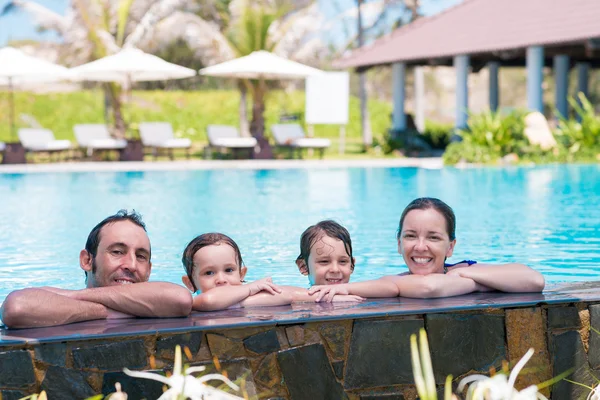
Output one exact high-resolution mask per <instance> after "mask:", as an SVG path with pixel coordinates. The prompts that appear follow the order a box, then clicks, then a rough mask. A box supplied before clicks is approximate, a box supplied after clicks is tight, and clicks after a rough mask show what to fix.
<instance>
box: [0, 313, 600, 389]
mask: <svg viewBox="0 0 600 400" xmlns="http://www.w3.org/2000/svg"><path fill="white" fill-rule="evenodd" d="M590 324H591V326H592V327H595V328H597V329H599V328H600V304H598V305H593V304H587V303H567V304H563V305H558V306H546V305H542V306H535V307H529V308H506V309H502V308H496V309H486V310H476V311H464V312H447V313H430V314H419V315H408V316H390V317H378V318H357V319H342V320H336V321H324V322H305V323H294V324H273V325H266V326H262V327H246V328H244V327H242V328H238V329H214V330H211V329H210V328H206V327H201V328H200V329H195V328H194V327H190V328H189V329H188V331H187V332H184V333H177V334H164V333H160V332H158V333H154V334H145V335H141V336H120V337H114V338H105V339H101V340H98V339H95V340H89V339H88V340H85V339H82V338H77V339H73V340H68V341H62V342H59V341H57V342H50V343H27V344H14V343H13V344H11V343H10V342H8V341H4V342H2V344H1V346H0V391H1V393H2V396H3V397H2V398H3V399H4V400H12V399H18V398H20V397H22V396H25V395H27V394H31V393H34V392H39V391H41V390H45V391H46V392H47V393H48V395H49V399H50V400H54V399H83V398H85V397H87V396H91V395H93V394H95V393H104V394H107V393H110V392H111V391H114V383H115V382H120V383H121V384H122V386H123V388H124V390H125V391H126V392H127V393H128V394H129V398H130V399H142V398H148V399H156V398H157V397H159V396H160V394H161V393H162V390H163V389H162V384H160V383H158V382H155V381H149V380H142V379H132V378H130V377H128V376H126V375H125V374H124V373H123V372H122V369H123V368H124V367H127V368H130V369H135V370H152V371H167V370H171V369H172V365H173V359H174V348H175V346H176V345H178V344H179V345H181V346H182V347H186V348H187V349H189V351H187V353H188V356H191V358H190V359H188V362H189V364H190V365H207V366H208V367H209V368H208V371H209V372H210V371H214V370H215V368H216V367H215V363H216V364H217V365H218V366H219V368H221V369H222V370H225V371H227V374H228V376H229V377H230V378H231V379H234V380H235V379H241V380H243V381H244V386H245V388H246V390H247V392H248V394H249V396H250V398H253V397H254V398H261V399H262V398H268V399H298V400H303V399H307V400H317V399H332V400H333V399H335V400H337V399H345V398H349V399H361V400H367V399H369V400H373V399H387V400H390V399H415V398H416V391H415V388H414V385H413V378H412V370H411V361H410V348H409V337H410V335H411V334H413V333H416V332H418V330H419V329H420V328H423V327H425V328H426V330H427V332H428V336H429V343H430V348H431V354H432V358H433V367H434V370H435V373H436V381H437V382H438V383H443V381H444V379H445V377H446V375H447V374H452V375H453V377H455V378H454V382H455V384H456V383H457V382H458V380H459V379H460V377H462V376H464V375H466V374H468V373H473V372H475V371H477V372H482V373H486V374H487V373H489V371H491V370H500V369H501V368H502V364H503V361H504V360H508V361H509V363H510V364H511V365H513V364H514V363H515V362H516V361H517V360H518V359H520V358H521V357H522V356H523V354H524V353H525V352H526V351H527V350H528V349H529V348H530V347H533V348H535V350H536V352H535V355H534V357H533V358H532V360H531V361H530V362H529V363H528V370H529V373H528V374H524V375H522V376H521V378H520V379H519V380H518V382H517V385H518V386H519V387H525V386H528V385H530V384H533V383H539V382H542V381H545V380H548V379H550V378H552V377H553V376H556V375H558V374H560V373H561V372H563V371H566V370H568V369H570V368H574V374H573V375H572V376H571V379H573V380H575V381H578V382H581V383H584V384H587V385H591V384H594V383H596V379H595V378H594V377H593V375H594V374H597V373H596V370H597V369H600V336H599V335H598V334H596V333H595V332H591V333H590ZM184 357H185V356H184ZM215 360H216V362H215ZM597 375H599V376H600V374H597ZM440 389H441V386H440ZM586 395H587V391H586V389H584V388H582V387H579V386H575V385H573V384H570V383H568V382H565V381H563V382H560V383H558V384H556V385H555V386H554V387H553V389H552V399H554V400H565V399H579V398H585V396H586Z"/></svg>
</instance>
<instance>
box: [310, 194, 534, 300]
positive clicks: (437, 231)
mask: <svg viewBox="0 0 600 400" xmlns="http://www.w3.org/2000/svg"><path fill="white" fill-rule="evenodd" d="M455 230H456V217H455V216H454V212H453V211H452V208H450V207H449V206H448V205H447V204H446V203H444V202H443V201H441V200H438V199H435V198H428V197H424V198H418V199H416V200H413V201H412V202H411V203H410V204H409V205H408V206H407V207H406V208H405V209H404V211H403V212H402V216H401V217H400V224H399V227H398V234H397V240H398V253H400V254H401V255H402V257H403V258H404V261H405V262H406V265H407V266H408V269H409V271H410V272H408V273H404V274H400V275H392V276H386V277H383V278H380V279H377V280H374V281H367V282H358V283H351V284H344V285H336V286H331V285H327V286H314V287H312V288H311V289H310V290H309V293H310V294H318V295H319V297H318V298H317V301H321V300H325V301H330V299H331V298H332V296H335V295H339V294H355V295H358V296H363V297H395V296H403V297H417V298H432V297H447V296H457V295H461V294H466V293H471V292H476V291H491V290H500V291H503V292H541V291H542V290H543V289H544V284H545V282H544V277H543V276H542V274H540V273H539V272H537V271H535V270H533V269H531V268H529V267H527V266H525V265H523V264H517V263H513V264H504V265H489V264H478V263H477V262H476V261H471V260H464V261H461V262H459V263H457V264H446V262H445V261H446V259H447V258H448V257H450V256H452V253H453V251H454V246H455V245H456V238H455Z"/></svg>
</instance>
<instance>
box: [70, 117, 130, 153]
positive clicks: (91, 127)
mask: <svg viewBox="0 0 600 400" xmlns="http://www.w3.org/2000/svg"><path fill="white" fill-rule="evenodd" d="M73 131H74V132H75V139H76V140H77V144H78V145H79V147H80V148H82V149H85V151H86V154H87V156H88V157H91V156H92V154H93V153H94V151H95V150H99V151H106V150H117V151H121V150H123V149H124V148H125V147H127V140H125V139H115V138H113V137H111V136H110V133H109V132H108V128H107V127H106V125H104V124H79V125H75V126H74V127H73Z"/></svg>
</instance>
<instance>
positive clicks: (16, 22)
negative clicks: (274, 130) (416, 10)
mask: <svg viewBox="0 0 600 400" xmlns="http://www.w3.org/2000/svg"><path fill="white" fill-rule="evenodd" d="M69 1H70V0H35V2H36V3H39V4H41V5H43V6H45V7H47V8H49V9H51V10H54V11H56V12H57V13H59V14H64V13H65V11H66V9H67V6H68V4H69ZM336 1H337V4H338V5H339V7H340V8H341V9H348V8H351V7H353V5H355V4H356V2H355V0H336ZM461 1H462V0H422V12H423V13H424V14H425V15H431V14H435V13H438V12H440V11H441V10H444V9H446V8H448V7H451V6H453V5H455V4H458V3H460V2H461ZM319 2H320V3H321V4H322V6H323V10H324V12H325V13H326V14H328V15H333V13H335V10H334V8H333V7H331V4H332V2H331V0H319ZM7 3H8V0H0V10H1V9H3V8H4V6H5V5H6V4H7ZM20 39H35V40H52V41H55V40H57V37H56V35H54V34H52V33H39V32H36V29H35V25H34V23H33V21H32V19H31V17H30V16H29V15H27V14H26V13H25V12H22V11H21V12H16V13H11V14H10V15H8V16H4V17H2V18H0V46H4V45H5V44H6V42H7V41H8V40H20Z"/></svg>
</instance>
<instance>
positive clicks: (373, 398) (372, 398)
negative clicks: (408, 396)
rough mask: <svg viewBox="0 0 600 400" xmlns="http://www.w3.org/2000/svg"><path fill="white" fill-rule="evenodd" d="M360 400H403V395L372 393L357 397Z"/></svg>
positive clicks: (397, 393)
mask: <svg viewBox="0 0 600 400" xmlns="http://www.w3.org/2000/svg"><path fill="white" fill-rule="evenodd" d="M359 399H360V400H404V394H402V392H392V393H385V392H379V393H378V392H374V393H368V394H361V395H360V396H359Z"/></svg>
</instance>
